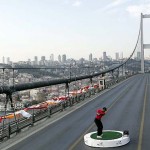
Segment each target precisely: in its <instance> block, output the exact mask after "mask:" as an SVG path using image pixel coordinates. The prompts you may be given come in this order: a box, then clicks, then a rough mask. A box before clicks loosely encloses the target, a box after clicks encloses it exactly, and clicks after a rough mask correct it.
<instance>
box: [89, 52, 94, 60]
mask: <svg viewBox="0 0 150 150" xmlns="http://www.w3.org/2000/svg"><path fill="white" fill-rule="evenodd" d="M92 59H93V58H92V53H90V55H89V61H92Z"/></svg>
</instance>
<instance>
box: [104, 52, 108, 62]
mask: <svg viewBox="0 0 150 150" xmlns="http://www.w3.org/2000/svg"><path fill="white" fill-rule="evenodd" d="M103 60H104V61H106V60H107V55H106V52H103Z"/></svg>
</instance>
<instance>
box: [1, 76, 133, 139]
mask: <svg viewBox="0 0 150 150" xmlns="http://www.w3.org/2000/svg"><path fill="white" fill-rule="evenodd" d="M128 77H130V76H126V77H125V76H124V77H120V78H118V79H113V80H111V81H108V82H106V85H105V87H104V88H103V89H100V88H93V89H90V90H88V92H85V93H81V94H78V95H77V96H74V97H70V99H69V100H67V101H64V102H61V103H59V104H57V105H54V106H51V107H48V108H47V109H44V110H39V111H37V112H35V113H33V114H32V117H30V118H29V119H27V118H21V119H18V120H16V121H12V122H9V123H7V124H5V125H4V126H3V127H2V126H1V127H0V140H4V139H5V138H10V136H11V135H12V134H14V133H18V132H20V131H21V130H22V129H24V128H26V127H29V126H33V125H34V123H36V122H38V121H40V120H42V119H44V118H46V117H48V118H50V117H51V115H53V114H55V113H57V112H62V111H63V110H64V109H66V108H67V107H71V106H72V105H74V104H77V103H79V102H81V101H83V100H86V99H87V98H89V97H91V96H93V95H95V94H96V93H99V92H100V91H102V90H104V89H106V88H109V87H110V86H112V85H114V84H116V83H118V82H120V81H122V80H124V79H126V78H128Z"/></svg>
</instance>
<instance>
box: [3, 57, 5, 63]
mask: <svg viewBox="0 0 150 150" xmlns="http://www.w3.org/2000/svg"><path fill="white" fill-rule="evenodd" d="M3 64H5V57H4V56H3Z"/></svg>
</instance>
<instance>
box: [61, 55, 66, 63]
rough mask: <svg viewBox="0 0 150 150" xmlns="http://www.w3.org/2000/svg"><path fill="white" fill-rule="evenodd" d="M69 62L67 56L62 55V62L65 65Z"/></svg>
mask: <svg viewBox="0 0 150 150" xmlns="http://www.w3.org/2000/svg"><path fill="white" fill-rule="evenodd" d="M66 60H67V57H66V54H64V55H62V62H63V63H65V62H66Z"/></svg>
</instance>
